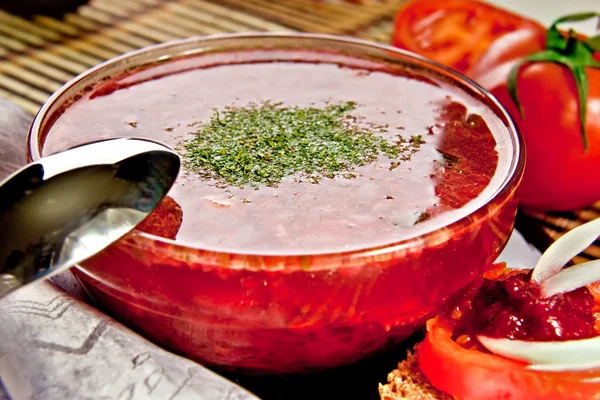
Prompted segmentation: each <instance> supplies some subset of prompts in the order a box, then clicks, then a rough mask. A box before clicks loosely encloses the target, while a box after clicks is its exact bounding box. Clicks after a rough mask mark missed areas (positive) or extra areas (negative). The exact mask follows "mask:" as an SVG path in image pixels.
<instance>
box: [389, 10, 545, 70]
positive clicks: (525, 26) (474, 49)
mask: <svg viewBox="0 0 600 400" xmlns="http://www.w3.org/2000/svg"><path fill="white" fill-rule="evenodd" d="M545 35H546V29H545V28H544V27H543V26H542V25H541V24H539V23H537V22H535V21H533V20H529V19H526V18H524V17H521V16H518V15H516V14H513V13H511V12H509V11H506V10H504V9H501V8H498V7H494V6H492V5H490V4H487V3H484V2H480V1H476V0H411V1H408V2H407V3H406V4H405V5H404V6H403V7H402V8H401V9H400V10H399V11H398V13H397V14H396V19H395V24H394V34H393V44H394V45H395V46H397V47H400V48H403V49H406V50H409V51H412V52H415V53H418V54H420V55H422V56H425V57H427V58H429V59H432V60H434V61H437V62H440V63H442V64H444V65H446V66H448V67H451V68H454V69H455V70H457V71H459V72H461V73H464V74H466V75H467V76H470V75H471V73H472V72H473V70H474V68H475V67H477V65H478V63H479V62H480V61H481V60H482V59H485V65H484V68H489V67H490V66H492V64H493V65H496V64H500V63H503V62H504V61H506V60H512V59H515V58H520V57H523V56H526V55H528V54H531V53H532V52H535V51H538V50H540V49H542V48H543V46H544V41H545ZM499 39H502V40H499ZM492 44H493V46H492ZM484 56H485V57H484ZM478 70H479V71H481V70H480V69H478Z"/></svg>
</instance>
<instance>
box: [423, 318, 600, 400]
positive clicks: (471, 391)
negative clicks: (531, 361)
mask: <svg viewBox="0 0 600 400" xmlns="http://www.w3.org/2000/svg"><path fill="white" fill-rule="evenodd" d="M417 356H418V362H419V367H420V369H421V371H422V372H423V373H424V374H425V376H427V378H428V379H429V380H430V382H431V384H432V385H433V386H435V387H436V388H437V389H439V390H441V391H443V392H445V393H448V394H450V395H452V396H454V397H456V398H457V399H460V400H505V399H506V400H507V399H511V400H551V399H552V400H567V399H570V400H572V399H592V398H596V397H595V396H598V394H599V393H600V371H584V372H541V371H533V370H529V369H527V364H525V363H523V362H520V361H515V360H511V359H508V358H504V357H501V356H498V355H495V354H491V353H486V352H483V351H480V350H478V349H466V348H464V347H462V346H461V345H459V344H458V343H456V342H455V341H454V340H453V339H452V324H451V322H449V321H448V320H446V319H444V317H437V318H435V319H432V320H430V321H429V322H428V323H427V336H426V338H425V340H424V341H423V342H422V343H421V345H420V346H419V348H418V353H417Z"/></svg>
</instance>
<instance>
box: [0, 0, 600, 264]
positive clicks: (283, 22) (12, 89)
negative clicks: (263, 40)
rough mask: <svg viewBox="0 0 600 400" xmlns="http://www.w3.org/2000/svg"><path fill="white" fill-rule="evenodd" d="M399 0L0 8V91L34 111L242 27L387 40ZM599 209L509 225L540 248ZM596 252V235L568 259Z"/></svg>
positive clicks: (175, 0)
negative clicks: (178, 44)
mask: <svg viewBox="0 0 600 400" xmlns="http://www.w3.org/2000/svg"><path fill="white" fill-rule="evenodd" d="M404 1H405V0H380V1H377V0H363V1H360V2H356V1H354V2H344V1H341V0H337V1H336V0H332V1H323V0H320V1H319V0H221V1H219V0H127V1H123V0H90V1H89V3H88V4H86V5H83V6H81V7H79V8H78V9H77V10H76V11H73V12H69V13H67V14H65V15H64V16H63V17H62V18H60V19H57V18H52V17H48V16H41V15H37V16H33V17H31V18H30V19H24V18H22V17H18V16H15V15H12V14H9V13H7V12H5V11H2V10H0V96H2V97H5V98H7V99H9V100H11V101H13V102H15V103H17V104H18V105H20V106H21V107H23V108H24V109H25V110H27V111H28V112H30V113H32V114H34V113H36V112H37V110H38V109H39V108H40V106H41V105H42V104H43V103H44V102H45V101H46V99H47V98H48V97H49V96H50V94H51V93H53V92H54V91H56V90H58V89H59V88H60V87H61V86H62V84H63V83H65V82H66V81H68V80H69V79H71V78H73V77H74V76H76V75H77V74H79V73H81V72H83V71H85V70H87V69H88V68H90V67H92V66H94V65H96V64H98V63H100V62H102V61H104V60H107V59H109V58H112V57H115V56H117V55H120V54H122V53H125V52H128V51H131V50H134V49H137V48H140V47H144V46H148V45H151V44H155V43H160V42H165V41H168V40H172V39H178V38H182V37H189V36H196V35H207V34H214V33H224V32H243V31H307V32H317V33H328V34H343V35H351V36H357V37H361V38H364V39H369V40H374V41H378V42H384V43H388V42H389V40H390V33H391V28H392V20H393V16H394V14H395V12H396V11H397V10H398V8H399V7H400V6H401V4H402V3H403V2H404ZM599 216H600V202H598V203H596V204H595V205H594V206H593V207H590V208H589V209H585V210H582V211H579V212H576V213H561V214H557V213H550V214H548V213H546V214H545V213H536V212H527V213H525V212H521V213H520V215H519V218H518V220H517V227H518V228H519V230H520V231H522V232H523V233H524V234H525V236H526V237H527V239H529V240H530V241H532V243H534V244H535V245H536V246H537V247H539V248H541V249H544V248H545V247H547V246H548V245H549V244H550V243H551V242H552V241H554V240H556V239H557V238H559V237H560V236H561V235H562V234H564V233H565V232H567V231H568V230H570V229H573V228H574V227H576V226H578V225H581V224H582V223H584V222H586V221H589V220H591V219H595V218H598V217H599ZM599 257H600V242H597V243H596V244H594V245H592V246H590V247H589V248H588V249H587V250H586V251H585V252H584V253H582V254H581V255H580V256H578V257H575V258H574V260H573V262H574V263H580V262H583V261H588V260H590V259H596V258H599Z"/></svg>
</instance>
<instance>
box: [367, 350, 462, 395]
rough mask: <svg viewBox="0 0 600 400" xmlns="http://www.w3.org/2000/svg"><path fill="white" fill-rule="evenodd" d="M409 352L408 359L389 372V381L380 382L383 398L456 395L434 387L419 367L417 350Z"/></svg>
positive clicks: (380, 391) (380, 392)
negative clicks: (383, 383) (385, 382)
mask: <svg viewBox="0 0 600 400" xmlns="http://www.w3.org/2000/svg"><path fill="white" fill-rule="evenodd" d="M417 351H418V345H417V346H415V349H414V352H411V351H410V350H409V351H408V352H407V356H406V360H404V361H402V362H400V363H399V364H398V368H397V369H395V370H393V371H392V372H390V373H389V374H388V383H387V384H385V385H382V384H381V383H380V384H379V396H380V397H381V400H453V399H454V397H453V396H450V395H448V394H446V393H443V392H440V391H439V390H437V389H436V388H434V387H433V386H432V385H431V383H430V382H429V380H428V379H427V377H426V376H425V375H423V373H422V372H421V370H420V369H419V362H418V359H417V354H416V352H417Z"/></svg>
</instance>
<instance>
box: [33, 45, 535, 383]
mask: <svg viewBox="0 0 600 400" xmlns="http://www.w3.org/2000/svg"><path fill="white" fill-rule="evenodd" d="M245 49H263V50H265V51H266V50H269V49H274V50H280V49H284V50H293V49H302V50H303V51H315V52H316V53H315V54H318V53H321V54H324V53H327V54H340V55H350V56H353V57H360V58H362V59H368V60H372V61H373V62H377V63H384V64H385V65H392V66H393V65H396V66H402V68H409V69H411V70H417V71H420V72H419V73H420V74H424V75H429V76H432V77H435V79H441V80H444V81H446V82H450V83H451V84H452V85H454V86H455V87H457V88H459V89H460V90H461V91H463V92H465V93H467V94H468V95H469V96H472V97H473V98H475V99H477V100H478V101H480V102H481V104H482V105H483V107H485V108H486V110H487V111H488V112H491V113H493V114H494V115H495V116H496V117H497V118H498V120H499V121H501V125H502V129H500V132H496V133H494V134H495V135H496V140H497V141H498V139H500V141H501V142H502V146H503V149H504V150H503V151H505V152H507V154H508V163H507V166H506V168H505V169H504V170H503V171H501V174H500V175H501V176H496V177H495V178H497V183H498V184H497V185H496V187H495V188H494V190H493V191H492V192H490V193H488V196H487V197H486V198H485V201H482V202H481V204H479V205H478V206H477V207H476V208H474V209H472V210H470V211H469V212H468V213H465V215H462V216H461V217H460V218H457V219H455V220H452V221H450V222H449V223H447V224H445V225H444V226H437V227H435V229H433V228H426V229H422V230H421V231H419V232H418V234H415V235H413V236H412V237H409V238H407V239H403V240H401V241H397V242H394V243H390V244H386V245H381V246H375V247H370V248H363V249H353V250H351V251H338V252H327V251H323V252H314V253H313V254H247V253H243V252H224V251H218V250H214V249H207V248H198V247H194V246H186V245H184V244H182V243H179V242H177V241H174V240H169V239H165V238H161V237H158V236H153V235H150V234H147V233H144V232H141V231H134V232H132V233H131V234H129V235H127V236H126V237H125V238H123V239H122V240H120V241H118V242H116V243H114V244H113V245H111V246H110V247H109V248H107V249H106V250H104V251H102V252H101V253H99V254H98V255H96V256H94V257H93V258H91V259H89V260H87V261H85V262H84V263H82V264H81V265H79V266H77V267H75V268H74V269H73V272H74V274H75V275H76V276H77V277H78V278H79V280H80V281H81V283H82V284H83V285H84V287H85V288H86V289H87V290H88V291H89V293H90V294H91V296H92V297H93V298H94V299H95V300H96V301H97V303H98V305H99V306H100V307H101V308H102V309H103V310H105V311H106V312H108V313H109V314H110V315H112V316H114V317H116V318H117V319H118V320H120V321H122V322H123V323H124V324H126V325H127V326H129V327H131V328H132V329H134V330H135V331H137V332H139V333H141V334H142V335H143V336H145V337H147V338H149V339H150V340H152V341H154V342H155V343H157V344H159V345H161V346H163V347H165V348H167V349H169V350H171V351H173V352H176V353H178V354H182V355H184V356H186V357H189V358H191V359H193V360H197V361H199V362H202V363H205V364H210V365H216V366H220V367H224V368H230V369H235V370H243V371H247V372H253V373H298V372H309V371H314V370H322V369H325V368H330V367H334V366H339V365H343V364H348V363H352V362H355V361H358V360H360V359H361V358H363V357H365V356H367V355H371V354H373V353H375V352H378V351H383V350H385V349H386V348H388V346H392V345H394V344H397V343H399V342H401V341H402V340H403V339H405V338H406V337H407V336H408V335H410V334H411V333H413V332H414V331H415V330H417V329H418V328H419V327H420V326H422V325H423V323H424V321H425V320H426V319H427V318H428V317H429V316H431V315H433V314H435V313H436V312H438V311H439V310H440V309H441V308H442V307H444V305H446V304H447V303H448V302H449V301H451V300H452V298H453V296H456V295H457V294H458V293H459V292H460V290H461V288H464V287H465V286H467V285H468V284H469V283H471V282H473V281H474V280H475V279H476V278H477V277H478V276H480V275H481V273H482V271H483V270H484V268H485V266H486V265H488V264H489V263H490V262H493V261H494V260H495V259H496V257H497V256H498V255H499V253H500V252H501V250H502V249H503V247H504V246H505V244H506V242H507V240H508V237H509V235H510V233H511V231H512V228H513V224H514V220H515V216H516V211H517V198H516V195H515V194H516V190H517V187H518V184H519V182H520V180H521V176H522V173H523V166H524V149H523V144H522V141H521V138H520V136H519V134H518V132H517V130H516V128H515V126H514V124H513V122H512V121H511V119H510V117H509V116H508V114H507V112H506V111H505V110H504V109H503V108H502V106H501V105H500V104H499V103H498V102H497V101H496V100H495V99H494V98H493V97H491V95H489V94H488V93H487V92H485V90H483V89H482V88H481V87H479V86H478V85H476V84H475V83H473V82H472V81H470V80H468V79H467V78H465V77H463V76H461V75H459V74H457V73H455V72H453V71H451V70H448V69H446V68H445V67H443V66H441V65H438V64H435V63H433V62H431V61H429V60H426V59H424V58H421V57H419V56H416V55H413V54H411V53H408V52H405V51H402V50H398V49H395V48H392V47H389V46H385V45H378V44H374V43H370V42H366V41H361V40H356V39H350V38H343V37H335V36H327V35H313V34H280V33H273V34H265V33H247V34H226V35H216V36H208V37H200V38H191V39H186V40H181V41H175V42H170V43H166V44H161V45H157V46H152V47H149V48H145V49H142V50H139V51H135V52H132V53H128V54H126V55H124V56H121V57H118V58H116V59H113V60H109V61H107V62H105V63H103V64H101V65H99V66H97V67H95V68H93V69H91V70H90V71H88V72H86V73H84V74H82V75H80V76H79V77H77V78H75V79H74V80H72V81H71V82H69V83H67V84H66V85H65V86H64V87H63V88H62V89H61V90H59V91H58V92H57V93H55V94H54V95H53V96H52V97H51V98H50V99H49V100H48V102H47V103H46V104H45V105H44V106H43V107H42V109H41V110H40V112H39V114H38V115H37V116H36V118H35V120H34V123H33V125H32V128H31V131H30V135H29V143H28V151H29V158H30V159H31V160H37V159H39V158H40V157H41V156H43V155H46V153H45V152H44V149H45V143H46V140H47V138H48V137H49V136H48V135H52V126H53V125H54V124H56V122H57V121H60V120H61V118H63V112H64V110H65V109H66V108H68V107H69V106H70V105H71V104H72V103H73V102H75V103H76V101H77V99H78V98H79V97H80V96H81V94H82V93H86V92H87V91H89V90H91V88H94V87H96V86H98V85H99V84H103V83H105V82H107V81H110V78H111V77H113V76H116V75H121V74H123V73H125V72H126V71H129V70H137V69H140V68H141V67H143V66H147V65H155V64H156V63H157V62H165V61H168V60H171V59H178V58H180V57H183V58H186V59H189V60H192V62H193V60H198V57H205V56H206V55H211V54H225V55H226V54H227V53H228V52H229V51H239V50H245ZM292 53H293V52H292ZM261 54H264V52H263V53H261ZM290 54H291V53H290ZM277 57H279V58H280V57H285V55H284V56H282V55H281V53H278V56H277ZM167 64H168V63H167ZM233 85H234V86H233V88H228V90H235V84H233ZM136 134H137V135H139V132H136ZM73 135H74V136H73V137H74V139H73V140H75V141H77V140H78V139H77V132H73ZM155 139H156V138H155ZM497 175H498V174H497ZM184 212H185V210H184Z"/></svg>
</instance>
